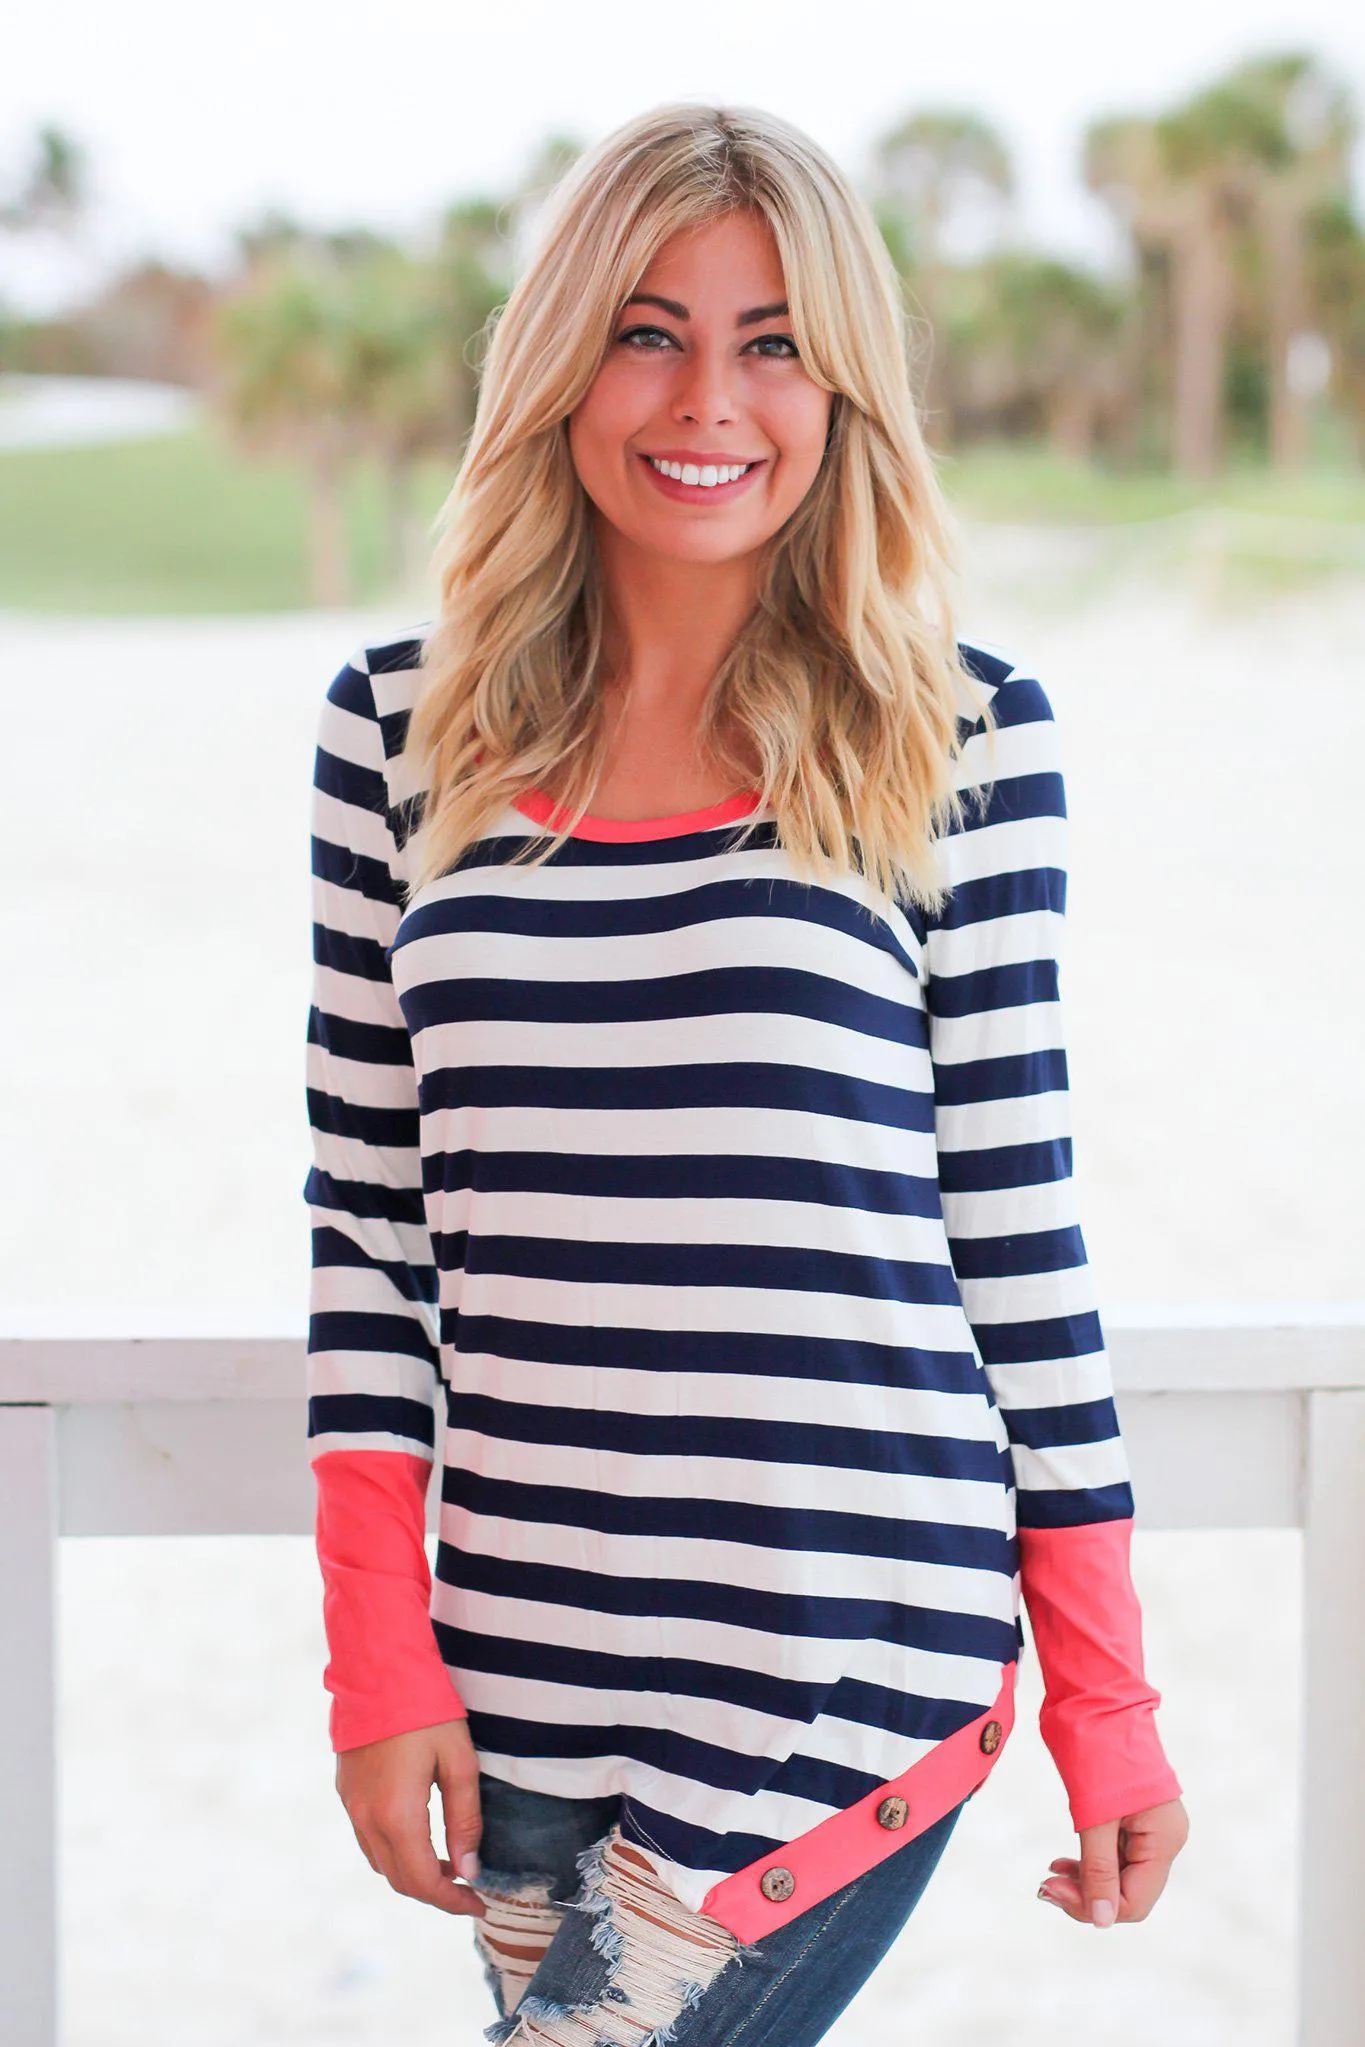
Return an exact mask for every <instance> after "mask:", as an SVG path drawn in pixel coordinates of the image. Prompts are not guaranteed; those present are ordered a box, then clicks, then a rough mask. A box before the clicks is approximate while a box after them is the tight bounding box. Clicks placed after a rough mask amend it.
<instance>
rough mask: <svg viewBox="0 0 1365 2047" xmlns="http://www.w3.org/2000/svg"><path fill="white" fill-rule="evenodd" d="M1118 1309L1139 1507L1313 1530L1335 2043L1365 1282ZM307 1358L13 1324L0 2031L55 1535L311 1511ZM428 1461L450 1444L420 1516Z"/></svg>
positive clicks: (26, 1959) (40, 1884)
mask: <svg viewBox="0 0 1365 2047" xmlns="http://www.w3.org/2000/svg"><path fill="white" fill-rule="evenodd" d="M1106 1326H1107V1334H1108V1338H1109V1346H1110V1352H1111V1357H1112V1361H1113V1371H1114V1384H1115V1391H1116V1398H1117V1403H1118V1408H1119V1414H1120V1419H1121V1422H1122V1426H1123V1433H1124V1438H1125V1442H1126V1445H1127V1450H1128V1459H1129V1464H1130V1466H1131V1469H1132V1474H1133V1491H1134V1497H1135V1499H1136V1502H1137V1520H1138V1525H1139V1527H1142V1528H1152V1529H1159V1528H1167V1529H1175V1528H1189V1529H1196V1528H1285V1527H1297V1528H1301V1529H1302V1530H1303V1535H1304V1542H1303V1574H1304V1575H1303V1598H1304V1609H1303V1668H1302V1673H1301V1680H1300V1682H1301V1703H1302V1716H1301V1729H1302V1732H1301V1753H1300V1757H1299V1854H1298V1863H1299V1870H1300V1889H1299V1901H1298V1957H1297V1964H1298V1966H1297V1986H1298V1988H1297V1996H1298V2032H1297V2047H1345V2043H1346V2042H1348V2041H1352V2040H1354V2039H1356V2038H1357V2037H1359V2028H1360V2023H1361V2021H1360V2014H1361V2013H1362V2012H1363V2011H1365V1942H1362V1941H1361V1939H1360V1936H1359V1930H1358V1920H1359V1906H1358V1900H1359V1898H1360V1897H1361V1896H1362V1895H1365V1624H1363V1623H1365V1304H1362V1305H1356V1304H1346V1305H1342V1306H1337V1305H1331V1304H1328V1305H1324V1304H1306V1305H1300V1304H1293V1305H1290V1306H1284V1305H1277V1306H1267V1307H1264V1308H1256V1309H1246V1308H1241V1307H1238V1308H1224V1307H1214V1308H1203V1309H1201V1310H1199V1311H1195V1310H1192V1309H1188V1308H1177V1309H1172V1310H1170V1311H1157V1310H1154V1309H1144V1310H1142V1311H1141V1312H1134V1313H1133V1314H1131V1315H1128V1316H1125V1315H1124V1314H1122V1313H1121V1312H1119V1311H1112V1310H1111V1312H1110V1314H1109V1315H1108V1316H1107V1318H1106ZM304 1371H305V1361H304V1344H303V1341H302V1339H301V1338H299V1337H279V1338H272V1337H241V1338H238V1337H231V1336H219V1335H214V1336H185V1337H175V1336H172V1337H161V1336H158V1337H122V1336H119V1337H59V1336H36V1337H24V1336H13V1337H9V1338H0V1557H3V1560H4V1568H3V1571H0V1642H2V1643H3V1644H4V1659H3V1677H2V1678H0V1814H3V1822H4V1823H3V1848H2V1849H0V1998H2V1999H3V2001H4V2007H5V2009H4V2013H3V2018H4V2024H3V2028H0V2033H2V2036H3V2039H4V2042H5V2047H59V2043H60V2038H61V2032H60V2019H59V1955H58V1940H57V1927H58V1898H59V1893H58V1883H59V1874H60V1873H59V1869H58V1859H57V1841H56V1817H57V1773H58V1768H59V1757H58V1754H57V1745H56V1717H55V1712H56V1682H55V1679H56V1671H55V1638H56V1612H55V1598H56V1582H57V1544H58V1542H59V1541H60V1540H61V1539H62V1537H64V1536H81V1535H301V1534H307V1533H309V1532H310V1531H311V1528H312V1523H313V1480H312V1473H311V1470H310V1469H309V1466H308V1461H307V1453H306V1441H305V1438H306V1424H305V1405H304ZM439 1466H440V1454H439V1445H438V1456H437V1467H436V1470H435V1471H434V1473H433V1483H432V1491H431V1494H430V1496H429V1503H428V1520H429V1522H430V1524H431V1525H432V1526H434V1525H435V1509H436V1499H437V1490H438V1484H439ZM1234 1681H1235V1680H1234V1675H1233V1674H1230V1677H1229V1682H1230V1684H1231V1683H1232V1682H1234ZM1228 1703H1229V1713H1230V1715H1235V1712H1236V1707H1237V1700H1236V1699H1235V1698H1230V1699H1229V1702H1228Z"/></svg>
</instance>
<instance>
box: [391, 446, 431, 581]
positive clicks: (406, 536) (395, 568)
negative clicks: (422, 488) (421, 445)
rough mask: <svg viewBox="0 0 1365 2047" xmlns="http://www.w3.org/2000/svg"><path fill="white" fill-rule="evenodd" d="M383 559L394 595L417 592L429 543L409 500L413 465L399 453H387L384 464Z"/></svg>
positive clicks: (411, 496) (411, 499)
mask: <svg viewBox="0 0 1365 2047" xmlns="http://www.w3.org/2000/svg"><path fill="white" fill-rule="evenodd" d="M384 481H385V514H386V522H387V531H386V534H385V557H386V560H387V564H388V575H389V582H390V587H391V588H392V589H393V591H394V593H395V595H399V596H402V597H408V596H416V595H417V594H419V593H420V591H421V588H422V584H423V579H424V578H425V576H426V573H427V567H428V563H429V559H430V555H431V547H432V541H431V537H430V535H429V534H428V532H427V530H426V528H425V526H424V524H423V521H422V517H421V514H420V512H419V511H418V508H417V505H416V504H415V502H414V497H413V483H414V465H413V463H412V461H411V459H410V458H409V457H408V456H406V455H402V454H397V453H393V454H390V455H389V456H388V457H387V458H386V461H385V465H384Z"/></svg>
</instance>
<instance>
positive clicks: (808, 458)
mask: <svg viewBox="0 0 1365 2047" xmlns="http://www.w3.org/2000/svg"><path fill="white" fill-rule="evenodd" d="M830 416H831V401H830V399H829V397H828V396H827V394H826V393H825V392H824V391H821V390H819V389H818V388H816V389H814V390H812V389H809V388H808V389H804V390H801V391H794V392H792V393H791V394H790V395H789V397H788V399H787V401H786V402H785V403H784V405H783V406H782V408H781V411H780V413H779V414H775V415H774V416H773V418H772V420H771V433H772V438H773V441H774V443H775V445H776V446H777V447H779V448H780V449H781V450H782V452H783V456H784V458H785V464H786V467H787V470H788V474H789V475H790V476H791V478H792V480H793V482H794V483H797V482H799V483H800V484H801V485H802V487H804V486H805V485H806V484H809V482H810V481H811V480H812V479H813V478H814V476H815V474H816V472H817V471H818V469H819V467H820V464H821V462H822V461H823V460H824V455H825V437H826V435H827V433H828V432H829V422H830Z"/></svg>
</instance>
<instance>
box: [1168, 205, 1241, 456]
mask: <svg viewBox="0 0 1365 2047" xmlns="http://www.w3.org/2000/svg"><path fill="white" fill-rule="evenodd" d="M1172 258H1173V265H1174V273H1173V280H1172V281H1173V290H1172V301H1173V304H1172V317H1173V326H1174V347H1175V400H1174V408H1173V410H1174V419H1173V453H1174V458H1175V467H1176V468H1177V470H1178V471H1179V472H1180V474H1181V475H1182V476H1193V477H1210V476H1214V475H1216V474H1217V472H1218V468H1219V465H1220V463H1221V461H1222V454H1223V371H1224V361H1225V357H1226V351H1227V328H1228V320H1229V317H1230V314H1231V310H1232V283H1233V278H1232V264H1231V261H1230V258H1229V254H1228V246H1227V233H1226V228H1225V227H1224V224H1223V221H1222V219H1221V217H1220V209H1219V203H1218V195H1217V193H1216V192H1215V191H1210V190H1199V191H1196V192H1194V193H1192V194H1191V206H1190V210H1189V212H1188V214H1187V215H1186V217H1185V219H1184V221H1183V222H1182V223H1181V225H1180V227H1179V229H1178V230H1177V232H1176V234H1175V235H1174V237H1173V239H1172Z"/></svg>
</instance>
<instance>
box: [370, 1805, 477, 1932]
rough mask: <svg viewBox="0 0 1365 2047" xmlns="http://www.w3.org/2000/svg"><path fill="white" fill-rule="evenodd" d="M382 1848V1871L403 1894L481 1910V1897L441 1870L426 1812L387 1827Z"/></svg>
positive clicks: (446, 1907) (455, 1908) (445, 1907)
mask: <svg viewBox="0 0 1365 2047" xmlns="http://www.w3.org/2000/svg"><path fill="white" fill-rule="evenodd" d="M381 1848H382V1852H383V1855H384V1874H385V1875H386V1876H387V1877H388V1880H389V1882H390V1883H391V1884H392V1885H393V1888H394V1889H395V1890H396V1891H401V1892H402V1894H403V1896H404V1897H405V1898H416V1899H418V1901H419V1902H420V1903H422V1904H424V1905H436V1906H438V1907H439V1908H440V1910H441V1911H443V1912H475V1913H480V1912H481V1910H482V1905H483V1900H482V1899H481V1898H475V1895H474V1893H473V1892H472V1891H470V1890H468V1889H466V1888H465V1886H464V1885H462V1884H458V1883H456V1882H454V1881H453V1879H452V1878H451V1877H450V1876H448V1875H447V1874H446V1873H445V1872H444V1871H443V1870H442V1868H441V1865H440V1862H439V1861H438V1860H437V1856H436V1850H435V1849H434V1848H433V1847H432V1845H431V1830H430V1824H429V1822H428V1820H427V1817H426V1814H425V1813H423V1814H422V1816H421V1818H420V1819H418V1820H417V1821H416V1822H415V1823H412V1824H404V1825H401V1826H397V1827H393V1828H390V1830H389V1832H388V1833H387V1834H386V1835H385V1837H384V1839H383V1841H382V1843H381Z"/></svg>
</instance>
